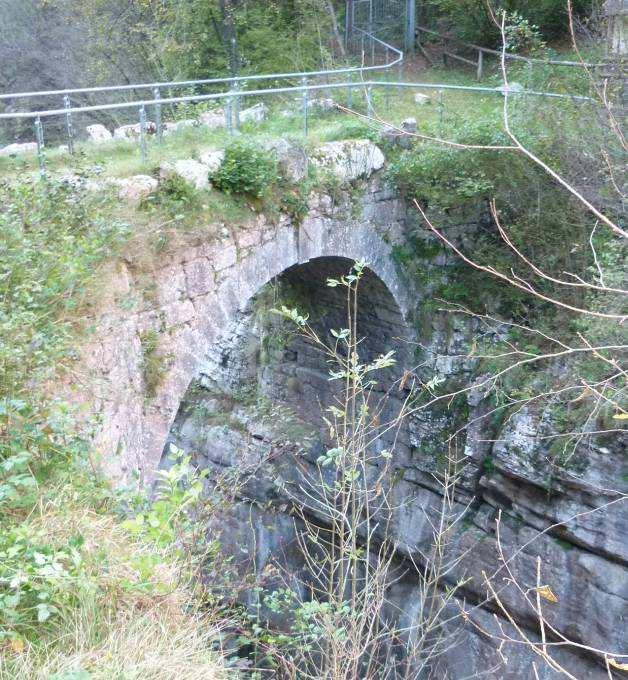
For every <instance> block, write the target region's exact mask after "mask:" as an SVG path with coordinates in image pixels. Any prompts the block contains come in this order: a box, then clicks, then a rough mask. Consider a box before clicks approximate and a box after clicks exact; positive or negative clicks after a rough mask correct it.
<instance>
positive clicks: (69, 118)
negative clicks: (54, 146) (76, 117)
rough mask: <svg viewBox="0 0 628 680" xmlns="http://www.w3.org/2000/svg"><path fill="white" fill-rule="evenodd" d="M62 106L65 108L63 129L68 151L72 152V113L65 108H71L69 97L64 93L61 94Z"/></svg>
mask: <svg viewBox="0 0 628 680" xmlns="http://www.w3.org/2000/svg"><path fill="white" fill-rule="evenodd" d="M63 108H64V109H66V114H65V130H66V132H67V133H68V151H69V152H70V153H71V154H73V153H74V127H73V125H72V114H71V113H70V112H69V111H67V109H71V108H72V104H71V103H70V97H69V96H68V95H67V94H66V95H64V96H63Z"/></svg>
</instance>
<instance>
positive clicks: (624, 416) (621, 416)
mask: <svg viewBox="0 0 628 680" xmlns="http://www.w3.org/2000/svg"><path fill="white" fill-rule="evenodd" d="M613 420H628V413H616V414H615V415H614V416H613Z"/></svg>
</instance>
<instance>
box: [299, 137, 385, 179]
mask: <svg viewBox="0 0 628 680" xmlns="http://www.w3.org/2000/svg"><path fill="white" fill-rule="evenodd" d="M384 160H385V159H384V154H383V153H382V152H381V150H380V149H379V147H377V146H375V144H373V142H371V141H370V140H369V139H350V140H347V141H344V142H327V143H326V144H323V145H322V146H320V147H318V149H317V150H316V152H315V154H314V155H313V157H312V162H313V163H314V164H315V165H317V166H318V167H319V168H321V169H323V170H327V171H329V172H331V173H332V174H333V175H335V176H336V177H337V178H338V179H339V180H340V181H341V182H350V181H352V180H354V179H357V178H358V177H370V176H371V175H372V174H373V172H375V171H376V170H380V169H381V168H382V167H383V166H384Z"/></svg>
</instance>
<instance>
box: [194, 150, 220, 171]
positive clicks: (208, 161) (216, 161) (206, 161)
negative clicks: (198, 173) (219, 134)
mask: <svg viewBox="0 0 628 680" xmlns="http://www.w3.org/2000/svg"><path fill="white" fill-rule="evenodd" d="M224 157H225V152H224V151H221V150H219V149H205V151H201V153H200V155H199V158H200V161H201V163H202V164H203V165H204V166H206V168H207V170H208V171H209V172H210V173H213V172H216V170H218V168H219V167H220V165H221V164H222V161H223V159H224Z"/></svg>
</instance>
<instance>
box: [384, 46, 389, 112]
mask: <svg viewBox="0 0 628 680" xmlns="http://www.w3.org/2000/svg"><path fill="white" fill-rule="evenodd" d="M386 63H388V45H386ZM384 77H385V78H386V82H387V83H389V82H390V71H389V70H388V69H386V74H385V76H384ZM384 97H385V100H386V111H390V88H389V87H388V85H384Z"/></svg>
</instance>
